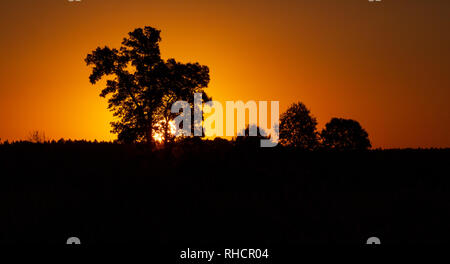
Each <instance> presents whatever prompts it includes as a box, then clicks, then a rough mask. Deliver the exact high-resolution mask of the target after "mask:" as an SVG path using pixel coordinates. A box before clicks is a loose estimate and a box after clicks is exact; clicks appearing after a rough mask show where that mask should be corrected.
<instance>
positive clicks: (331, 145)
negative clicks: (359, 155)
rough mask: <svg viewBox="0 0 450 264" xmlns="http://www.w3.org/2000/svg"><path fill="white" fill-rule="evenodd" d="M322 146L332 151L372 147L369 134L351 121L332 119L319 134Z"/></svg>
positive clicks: (355, 122)
mask: <svg viewBox="0 0 450 264" xmlns="http://www.w3.org/2000/svg"><path fill="white" fill-rule="evenodd" d="M321 137H322V144H323V146H324V147H325V148H327V149H334V150H366V149H369V148H371V147H372V144H371V143H370V140H369V134H367V132H366V131H365V130H364V129H363V128H362V127H361V125H360V124H359V123H358V122H357V121H355V120H351V119H343V118H333V119H332V120H331V121H330V122H329V123H328V124H326V125H325V128H324V130H323V131H322V132H321Z"/></svg>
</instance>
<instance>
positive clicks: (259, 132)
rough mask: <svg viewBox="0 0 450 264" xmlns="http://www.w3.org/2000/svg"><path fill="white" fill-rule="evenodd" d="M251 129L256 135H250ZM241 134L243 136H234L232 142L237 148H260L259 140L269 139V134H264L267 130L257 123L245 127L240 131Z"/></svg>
mask: <svg viewBox="0 0 450 264" xmlns="http://www.w3.org/2000/svg"><path fill="white" fill-rule="evenodd" d="M251 131H255V132H256V135H251ZM242 134H243V136H238V137H235V138H234V144H235V146H236V147H238V148H249V149H252V148H260V147H261V140H264V139H270V137H269V136H264V135H266V134H267V132H266V131H264V130H263V129H262V128H260V127H258V126H257V125H248V126H247V128H246V129H244V130H243V131H242Z"/></svg>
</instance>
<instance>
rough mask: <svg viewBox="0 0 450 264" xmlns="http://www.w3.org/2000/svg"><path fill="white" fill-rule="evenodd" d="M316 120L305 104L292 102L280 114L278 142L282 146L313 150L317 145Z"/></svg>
mask: <svg viewBox="0 0 450 264" xmlns="http://www.w3.org/2000/svg"><path fill="white" fill-rule="evenodd" d="M318 142H319V141H318V132H317V120H316V118H314V117H313V116H311V113H310V111H309V109H308V108H306V106H305V105H304V104H303V103H301V102H298V103H294V104H293V105H292V106H291V107H289V109H288V110H287V111H286V112H285V113H283V114H282V115H281V118H280V143H281V144H282V145H284V146H289V147H295V148H299V149H304V150H314V149H316V148H317V146H318Z"/></svg>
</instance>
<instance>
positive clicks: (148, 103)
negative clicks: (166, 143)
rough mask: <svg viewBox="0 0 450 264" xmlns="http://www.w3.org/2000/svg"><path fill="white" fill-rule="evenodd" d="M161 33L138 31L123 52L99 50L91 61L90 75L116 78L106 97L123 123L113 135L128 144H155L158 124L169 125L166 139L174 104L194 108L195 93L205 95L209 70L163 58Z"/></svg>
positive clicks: (105, 91)
mask: <svg viewBox="0 0 450 264" xmlns="http://www.w3.org/2000/svg"><path fill="white" fill-rule="evenodd" d="M160 41H161V37H160V31H159V30H157V29H155V28H152V27H145V28H144V29H142V28H138V29H136V30H134V31H133V32H130V33H129V34H128V37H127V38H124V40H123V42H122V46H121V48H120V49H119V50H117V49H111V48H109V47H104V48H100V47H99V48H97V49H96V50H95V51H93V52H92V53H91V54H89V55H88V56H87V57H86V59H85V61H86V64H87V65H88V66H93V68H92V73H91V75H90V77H89V79H90V82H91V83H92V84H96V83H97V82H98V81H100V80H101V79H102V78H103V77H104V76H112V78H110V79H108V80H107V82H106V87H105V88H104V89H103V90H102V92H101V94H100V96H102V97H106V96H108V95H110V98H109V101H108V102H109V106H108V108H109V109H110V110H111V111H112V112H113V113H114V116H115V117H117V118H118V120H119V121H116V122H112V123H111V125H112V127H113V130H112V132H113V133H116V134H118V139H119V141H122V142H142V141H147V142H148V143H153V133H154V132H155V126H158V125H161V124H162V125H163V129H164V130H165V131H164V134H165V135H166V138H165V139H166V140H168V139H169V137H167V135H168V130H169V122H170V121H171V120H172V119H173V115H172V114H171V113H170V108H171V106H172V104H173V103H174V102H176V101H178V100H184V101H188V102H190V103H191V104H193V97H194V93H204V91H203V89H204V88H206V87H207V86H208V83H209V69H208V67H207V66H202V65H200V64H198V63H187V64H183V63H179V62H177V61H176V60H175V59H169V60H167V61H165V60H163V59H161V55H160V49H159V42H160Z"/></svg>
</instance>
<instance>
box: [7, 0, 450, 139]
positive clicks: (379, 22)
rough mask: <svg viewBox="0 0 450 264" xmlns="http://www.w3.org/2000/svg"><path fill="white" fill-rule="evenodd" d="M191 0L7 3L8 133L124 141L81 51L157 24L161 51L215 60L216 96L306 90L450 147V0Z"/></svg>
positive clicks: (341, 111) (378, 135)
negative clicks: (377, 0) (378, 0)
mask: <svg viewBox="0 0 450 264" xmlns="http://www.w3.org/2000/svg"><path fill="white" fill-rule="evenodd" d="M190 2H191V1H144V0H131V1H127V5H124V4H123V1H118V0H111V1H102V0H98V1H93V0H83V1H82V2H79V3H75V2H73V3H71V2H68V1H63V0H61V1H56V0H44V1H31V0H28V1H7V2H5V3H2V8H1V11H0V27H1V32H2V36H3V37H2V41H1V42H0V57H1V58H2V59H1V63H0V123H1V125H0V127H1V129H0V138H1V139H2V140H3V141H4V140H10V141H11V140H20V139H25V138H26V136H27V135H28V134H29V133H30V132H31V131H35V130H39V131H44V132H45V133H46V135H47V137H48V138H51V139H56V140H57V139H59V138H66V139H69V138H70V139H87V140H94V139H97V140H107V141H109V140H114V139H115V138H116V136H115V135H113V134H111V133H110V130H111V127H110V124H109V123H110V122H111V121H112V120H113V119H114V118H113V116H112V114H111V113H110V112H109V111H108V110H107V102H106V100H104V99H103V98H100V97H99V96H98V95H99V93H100V90H101V88H102V87H103V86H104V83H100V84H98V85H96V86H94V87H93V86H92V85H90V83H89V80H88V76H89V71H90V69H89V68H88V67H86V65H85V63H84V58H85V56H86V55H87V54H88V53H89V52H91V51H92V50H93V49H95V48H96V47H97V46H105V45H108V46H110V47H113V48H117V47H119V46H120V42H121V40H122V38H123V37H125V36H126V34H127V33H128V32H130V31H132V30H133V29H135V28H138V27H143V26H147V25H148V26H153V27H156V28H159V29H160V30H161V32H162V42H161V54H162V56H163V57H164V58H172V57H173V58H176V59H177V60H179V61H182V62H199V63H201V64H203V65H207V66H209V68H210V71H211V82H210V85H209V88H208V89H207V92H208V94H209V95H210V96H212V97H213V99H214V100H217V101H222V102H224V101H227V100H233V101H235V100H242V101H244V102H245V101H249V100H255V101H259V100H269V101H274V100H276V101H280V112H283V111H285V110H286V109H287V107H288V106H289V105H290V104H292V103H294V102H296V101H301V102H303V103H304V104H305V105H307V106H308V107H309V108H310V109H311V112H312V113H313V114H314V116H315V117H317V119H318V121H319V129H321V128H322V127H323V126H324V125H325V123H327V122H328V121H329V120H330V119H331V118H332V117H342V118H353V119H356V120H358V121H359V122H361V125H362V126H363V127H365V128H366V129H367V131H368V132H369V134H370V137H371V140H372V142H373V146H374V147H384V148H396V147H450V137H449V135H450V104H448V100H449V98H450V89H449V87H450V49H449V48H448V47H450V35H449V34H448V29H449V28H450V20H449V19H448V14H449V11H450V1H444V0H434V1H416V0H411V1H405V0H399V1H382V3H380V4H377V5H374V4H373V3H370V2H368V1H364V0H348V1H333V0H324V1H269V0H263V1H235V0H231V1H194V2H195V4H191V3H190ZM156 139H159V140H160V136H156Z"/></svg>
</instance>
